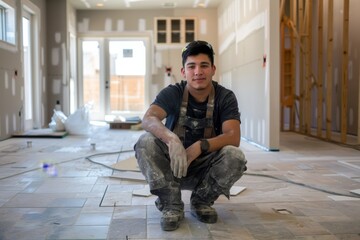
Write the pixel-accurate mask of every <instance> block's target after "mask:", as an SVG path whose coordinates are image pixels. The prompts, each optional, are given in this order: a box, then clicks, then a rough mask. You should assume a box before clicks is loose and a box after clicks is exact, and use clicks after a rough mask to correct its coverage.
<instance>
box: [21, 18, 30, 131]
mask: <svg viewBox="0 0 360 240" xmlns="http://www.w3.org/2000/svg"><path fill="white" fill-rule="evenodd" d="M22 25H23V38H22V39H23V62H24V66H23V67H24V124H25V126H24V129H22V130H25V131H26V130H29V129H32V128H33V93H32V90H33V86H32V72H31V31H30V29H31V28H30V26H31V25H30V16H29V15H28V16H26V17H23V18H22Z"/></svg>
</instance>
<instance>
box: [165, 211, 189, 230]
mask: <svg viewBox="0 0 360 240" xmlns="http://www.w3.org/2000/svg"><path fill="white" fill-rule="evenodd" d="M162 213H163V215H162V217H161V221H160V224H161V228H162V230H164V231H174V230H176V229H177V228H178V227H179V225H180V221H181V220H183V219H184V212H183V211H178V210H163V211H162Z"/></svg>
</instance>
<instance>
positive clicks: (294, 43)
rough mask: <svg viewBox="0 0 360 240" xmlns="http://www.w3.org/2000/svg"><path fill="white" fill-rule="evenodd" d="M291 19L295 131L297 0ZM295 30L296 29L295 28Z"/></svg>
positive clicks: (293, 127) (291, 114) (292, 113)
mask: <svg viewBox="0 0 360 240" xmlns="http://www.w3.org/2000/svg"><path fill="white" fill-rule="evenodd" d="M290 20H291V23H292V24H291V27H292V28H291V27H289V29H290V32H291V48H292V56H291V61H292V64H291V73H292V83H291V84H292V86H293V88H292V95H293V96H294V101H293V105H292V107H291V108H290V131H295V121H296V111H295V110H296V102H297V101H295V95H296V82H295V79H296V78H295V74H296V71H295V70H296V68H295V65H296V47H295V46H296V40H297V38H296V35H297V31H296V24H297V0H293V1H290ZM293 29H294V30H295V31H294V30H293Z"/></svg>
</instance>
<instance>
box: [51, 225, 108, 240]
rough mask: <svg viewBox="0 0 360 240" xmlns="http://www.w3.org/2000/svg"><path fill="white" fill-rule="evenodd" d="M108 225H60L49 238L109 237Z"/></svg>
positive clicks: (61, 239)
mask: <svg viewBox="0 0 360 240" xmlns="http://www.w3.org/2000/svg"><path fill="white" fill-rule="evenodd" d="M108 231H109V227H108V226H59V227H57V228H55V229H54V230H53V232H52V233H51V234H49V236H48V237H47V239H58V240H65V239H87V240H91V239H97V240H99V239H104V240H105V239H107V235H108Z"/></svg>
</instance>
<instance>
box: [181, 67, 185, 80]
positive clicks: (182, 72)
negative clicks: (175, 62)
mask: <svg viewBox="0 0 360 240" xmlns="http://www.w3.org/2000/svg"><path fill="white" fill-rule="evenodd" d="M181 74H182V76H183V78H184V79H186V75H185V68H184V67H182V68H181Z"/></svg>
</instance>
